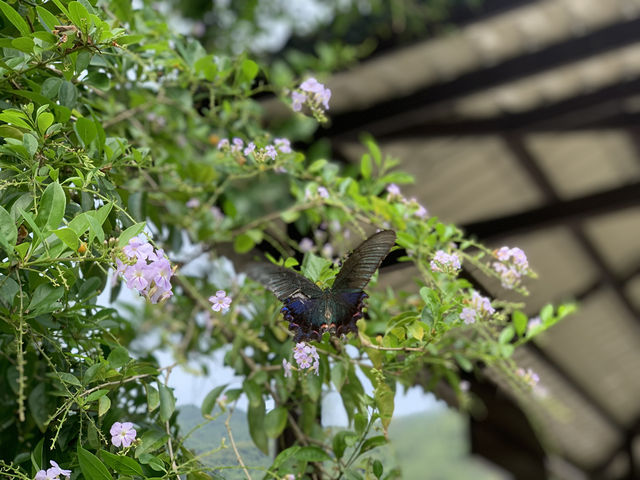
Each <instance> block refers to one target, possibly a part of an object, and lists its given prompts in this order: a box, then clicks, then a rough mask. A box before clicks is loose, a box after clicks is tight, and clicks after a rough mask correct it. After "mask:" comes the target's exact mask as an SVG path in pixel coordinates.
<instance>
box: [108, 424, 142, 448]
mask: <svg viewBox="0 0 640 480" xmlns="http://www.w3.org/2000/svg"><path fill="white" fill-rule="evenodd" d="M109 433H110V434H111V443H113V445H115V446H116V447H130V446H131V444H132V443H133V441H134V440H135V439H136V434H137V432H136V429H135V428H133V423H131V422H124V423H120V422H115V423H114V424H113V425H111V429H110V430H109Z"/></svg>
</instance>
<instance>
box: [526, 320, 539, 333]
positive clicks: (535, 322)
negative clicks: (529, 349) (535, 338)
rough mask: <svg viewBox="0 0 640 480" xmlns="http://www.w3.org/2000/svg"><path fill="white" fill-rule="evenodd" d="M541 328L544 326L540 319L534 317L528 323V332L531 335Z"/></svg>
mask: <svg viewBox="0 0 640 480" xmlns="http://www.w3.org/2000/svg"><path fill="white" fill-rule="evenodd" d="M540 326H542V320H540V317H533V318H532V319H530V320H529V322H528V323H527V332H528V333H530V332H532V331H533V330H535V329H537V328H538V327H540Z"/></svg>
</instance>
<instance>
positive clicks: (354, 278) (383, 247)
mask: <svg viewBox="0 0 640 480" xmlns="http://www.w3.org/2000/svg"><path fill="white" fill-rule="evenodd" d="M395 241H396V234H395V232H394V231H393V230H383V231H382V232H378V233H376V234H374V235H372V236H370V237H369V238H367V239H366V240H365V241H364V242H362V243H361V244H360V246H358V248H356V249H355V250H354V251H353V253H351V255H349V257H348V258H347V260H346V261H345V262H344V265H343V266H342V268H341V269H340V272H339V273H338V275H337V276H336V279H335V281H334V282H333V287H332V289H333V290H334V291H344V290H363V289H364V287H366V286H367V283H369V280H371V276H372V275H373V274H374V273H375V271H376V270H377V269H378V267H379V266H380V264H381V263H382V261H383V260H384V258H385V257H386V256H387V254H388V253H389V250H391V247H393V244H394V243H395Z"/></svg>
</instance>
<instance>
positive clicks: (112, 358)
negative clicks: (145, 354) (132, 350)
mask: <svg viewBox="0 0 640 480" xmlns="http://www.w3.org/2000/svg"><path fill="white" fill-rule="evenodd" d="M107 362H109V365H111V367H112V368H115V369H116V370H117V369H118V368H120V367H123V366H124V365H126V364H127V363H128V362H129V351H128V350H127V349H126V348H124V347H116V348H114V349H113V350H111V353H109V356H108V357H107Z"/></svg>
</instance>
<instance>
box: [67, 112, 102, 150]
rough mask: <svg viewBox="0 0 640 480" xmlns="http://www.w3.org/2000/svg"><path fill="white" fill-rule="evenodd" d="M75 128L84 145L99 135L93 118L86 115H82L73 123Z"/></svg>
mask: <svg viewBox="0 0 640 480" xmlns="http://www.w3.org/2000/svg"><path fill="white" fill-rule="evenodd" d="M73 130H74V131H75V132H76V135H78V138H79V139H80V141H81V142H82V145H83V146H84V147H87V146H88V145H89V144H91V142H93V140H95V138H96V137H97V136H98V130H97V128H96V124H95V123H94V122H93V120H90V119H88V118H86V117H80V118H78V120H76V123H75V124H74V125H73Z"/></svg>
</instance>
